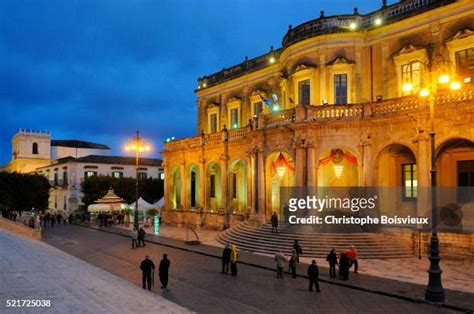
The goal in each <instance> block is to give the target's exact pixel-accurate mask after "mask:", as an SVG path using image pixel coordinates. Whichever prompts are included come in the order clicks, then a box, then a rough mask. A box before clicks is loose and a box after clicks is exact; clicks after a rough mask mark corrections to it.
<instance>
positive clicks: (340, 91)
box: [334, 74, 347, 104]
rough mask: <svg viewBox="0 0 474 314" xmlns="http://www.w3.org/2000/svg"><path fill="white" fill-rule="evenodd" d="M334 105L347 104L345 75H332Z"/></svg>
mask: <svg viewBox="0 0 474 314" xmlns="http://www.w3.org/2000/svg"><path fill="white" fill-rule="evenodd" d="M334 103H336V104H347V74H336V75H334Z"/></svg>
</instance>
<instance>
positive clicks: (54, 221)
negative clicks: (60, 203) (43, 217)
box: [50, 215, 56, 228]
mask: <svg viewBox="0 0 474 314" xmlns="http://www.w3.org/2000/svg"><path fill="white" fill-rule="evenodd" d="M50 220H51V228H54V224H55V223H56V217H54V215H51V218H50Z"/></svg>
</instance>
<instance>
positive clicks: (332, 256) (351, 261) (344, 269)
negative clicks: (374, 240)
mask: <svg viewBox="0 0 474 314" xmlns="http://www.w3.org/2000/svg"><path fill="white" fill-rule="evenodd" d="M357 257H358V254H357V249H356V248H355V246H354V245H351V248H350V249H348V250H345V251H342V252H341V253H340V254H339V261H338V258H337V254H336V250H335V249H332V250H331V252H329V254H328V256H326V261H327V262H328V263H329V277H330V278H337V277H339V278H340V279H342V280H348V279H349V270H350V268H351V267H352V266H354V273H355V274H357V271H358V269H359V263H358V260H357ZM336 266H339V274H338V276H336Z"/></svg>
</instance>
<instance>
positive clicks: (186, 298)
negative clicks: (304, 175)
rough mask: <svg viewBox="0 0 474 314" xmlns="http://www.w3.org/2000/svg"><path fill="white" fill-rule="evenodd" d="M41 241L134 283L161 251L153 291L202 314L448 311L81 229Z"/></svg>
mask: <svg viewBox="0 0 474 314" xmlns="http://www.w3.org/2000/svg"><path fill="white" fill-rule="evenodd" d="M44 241H46V242H47V243H49V244H52V245H53V246H56V247H58V248H60V249H62V250H64V251H66V252H68V253H70V254H72V255H75V256H77V257H79V258H81V259H83V260H85V261H87V262H89V263H91V264H93V265H96V266H98V267H100V268H102V269H104V270H107V271H109V272H111V273H113V274H115V275H118V276H120V277H122V278H125V279H127V280H129V281H130V282H133V283H135V284H137V285H140V284H141V283H140V272H139V270H138V264H139V262H140V261H141V260H142V259H143V257H144V256H145V255H146V254H147V255H150V256H151V257H152V259H153V260H154V261H155V263H158V261H159V259H160V257H161V255H162V254H163V253H165V252H166V253H167V254H168V255H169V257H170V259H171V263H172V266H171V270H170V278H171V279H170V284H169V289H168V290H164V291H158V292H157V293H159V294H161V295H162V296H164V297H165V298H167V299H168V300H170V301H173V302H176V303H178V304H180V305H183V306H185V307H187V308H189V309H191V310H194V311H197V312H202V313H224V312H228V313H258V312H273V313H314V312H316V311H317V312H323V313H324V312H330V313H349V312H350V313H359V312H360V313H362V312H364V313H438V312H443V313H447V312H450V311H451V310H449V309H446V308H439V307H437V306H433V305H428V304H423V303H413V302H408V301H404V300H400V299H396V298H391V297H387V296H383V295H378V294H374V293H367V292H364V291H359V290H355V289H350V288H346V287H341V286H338V285H333V284H326V283H321V284H320V285H321V290H322V292H321V293H319V294H317V293H315V292H313V293H310V292H308V291H307V285H308V282H307V280H306V279H304V278H297V279H292V278H290V277H289V276H286V278H285V279H284V280H281V279H276V278H275V273H274V272H273V271H269V270H266V269H262V268H258V267H254V266H248V265H239V275H238V276H237V277H231V276H228V275H223V274H221V273H220V261H219V260H218V259H216V258H214V257H211V256H206V255H204V254H196V253H193V252H188V251H185V250H183V249H175V248H171V247H167V246H163V245H156V244H153V243H149V242H148V243H147V245H146V247H145V248H139V249H134V250H132V249H131V248H130V240H129V239H128V238H125V237H123V236H119V235H116V234H112V233H106V232H101V231H97V230H93V229H89V228H84V227H78V226H65V227H64V228H63V227H61V228H57V229H54V230H52V229H48V230H46V232H45V234H44ZM174 241H176V240H174ZM216 249H217V248H216ZM262 258H265V259H268V258H266V257H262ZM157 287H158V284H157ZM158 290H159V289H158Z"/></svg>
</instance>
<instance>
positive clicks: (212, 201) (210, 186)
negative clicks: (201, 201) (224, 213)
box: [206, 162, 222, 212]
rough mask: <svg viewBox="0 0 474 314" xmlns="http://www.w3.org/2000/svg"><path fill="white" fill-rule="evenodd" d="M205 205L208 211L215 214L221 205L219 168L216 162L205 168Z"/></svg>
mask: <svg viewBox="0 0 474 314" xmlns="http://www.w3.org/2000/svg"><path fill="white" fill-rule="evenodd" d="M206 177H207V180H206V181H207V182H206V184H207V186H206V191H207V204H208V206H209V209H210V210H211V211H213V212H217V211H218V210H219V208H220V207H221V204H222V194H221V177H222V173H221V167H220V166H219V164H218V163H217V162H211V163H210V164H209V166H208V167H207V172H206Z"/></svg>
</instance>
